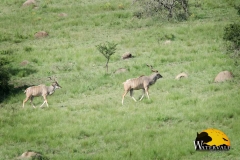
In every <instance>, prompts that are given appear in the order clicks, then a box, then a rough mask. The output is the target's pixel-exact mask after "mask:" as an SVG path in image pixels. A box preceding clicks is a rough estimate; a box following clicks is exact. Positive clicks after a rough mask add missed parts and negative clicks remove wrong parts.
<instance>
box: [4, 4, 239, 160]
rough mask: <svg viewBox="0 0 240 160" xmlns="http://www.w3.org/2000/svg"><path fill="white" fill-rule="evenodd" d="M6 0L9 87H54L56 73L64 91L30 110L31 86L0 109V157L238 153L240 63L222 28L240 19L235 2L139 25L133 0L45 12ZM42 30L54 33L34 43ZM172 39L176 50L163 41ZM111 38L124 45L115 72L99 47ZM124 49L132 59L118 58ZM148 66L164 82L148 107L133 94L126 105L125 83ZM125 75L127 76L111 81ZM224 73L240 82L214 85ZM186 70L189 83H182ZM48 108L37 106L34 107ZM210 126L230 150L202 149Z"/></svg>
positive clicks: (114, 60) (57, 159)
mask: <svg viewBox="0 0 240 160" xmlns="http://www.w3.org/2000/svg"><path fill="white" fill-rule="evenodd" d="M1 3H2V4H1V6H0V54H1V55H0V56H2V57H5V58H7V59H9V60H11V63H10V64H9V65H8V67H9V72H11V73H12V75H13V76H12V78H11V83H12V84H14V85H15V86H16V87H17V86H18V87H21V86H24V85H38V84H42V83H44V84H47V85H50V84H51V82H50V81H49V80H48V78H47V77H48V76H56V77H57V80H58V82H59V84H60V85H61V86H62V89H60V90H57V91H56V92H55V93H54V95H52V96H48V102H49V108H47V107H44V108H43V109H40V108H37V109H33V108H32V107H31V106H30V103H29V102H28V103H27V104H25V108H24V109H23V108H22V100H23V99H24V98H25V95H24V93H23V90H24V89H25V88H24V89H22V90H20V91H19V92H14V93H12V94H11V95H10V96H9V97H7V98H6V99H5V100H4V101H3V102H2V103H1V104H0V128H1V131H0V159H4V160H7V159H13V158H14V157H17V156H19V155H21V154H22V153H23V152H25V151H27V150H34V151H38V152H41V153H43V154H44V155H45V156H47V157H48V158H49V159H51V160H66V159H71V160H79V159H138V160H139V159H161V160H164V159H166V160H170V159H172V160H175V159H182V160H186V159H189V160H191V159H197V160H198V159H199V160H200V159H209V160H213V159H229V160H230V159H231V160H233V159H238V157H239V156H240V154H239V151H238V146H239V145H240V141H239V132H240V130H239V123H240V120H239V114H240V109H239V104H240V100H239V96H240V91H239V87H240V85H239V84H240V83H239V82H240V72H239V70H240V66H239V63H240V61H239V59H231V57H230V56H229V55H228V54H226V47H225V43H224V41H223V39H222V37H223V32H224V27H225V26H226V25H228V24H230V23H233V22H236V21H239V16H238V15H237V11H236V10H235V9H234V7H233V6H234V4H237V1H233V0H232V1H225V0H221V1H215V0H214V1H211V2H210V1H209V2H208V1H201V2H198V3H199V4H198V5H195V4H196V3H197V1H191V2H190V12H191V15H190V19H189V20H188V21H186V22H167V21H164V20H163V21H161V20H157V21H156V19H151V18H147V17H146V18H143V19H138V18H136V17H133V15H134V12H136V11H138V6H136V5H131V1H127V0H121V1H116V0H103V1H97V0H91V1H86V0H83V1H81V2H79V1H75V0H72V1H70V2H67V1H66V2H65V1H62V0H60V1H56V0H48V1H38V9H32V8H22V7H21V5H22V3H23V2H21V1H16V0H8V1H6V0H5V1H3V2H1ZM59 13H67V15H68V16H67V17H59V16H58V14H59ZM41 30H45V31H47V32H48V33H49V36H48V37H47V38H43V39H35V38H34V34H35V33H36V32H37V31H41ZM169 37H170V39H171V40H172V41H171V43H170V44H164V42H165V41H166V40H168V38H169ZM106 41H109V42H114V43H117V44H118V45H117V51H116V53H115V54H114V55H113V56H112V57H111V59H110V63H109V74H106V73H105V72H106V69H105V68H104V66H105V63H106V59H105V58H104V57H103V56H102V55H101V54H100V53H99V52H98V50H97V49H96V47H95V46H96V45H98V44H100V43H104V42H106ZM126 51H130V52H131V53H132V54H133V55H134V56H135V57H134V58H132V59H130V60H121V59H120V57H121V55H122V54H123V53H125V52H126ZM25 60H26V61H28V64H27V65H21V62H23V61H25ZM146 63H148V64H152V65H153V66H154V68H156V69H158V70H159V72H160V73H161V75H162V76H163V78H162V79H160V80H158V81H157V83H156V84H154V86H151V87H150V91H149V92H150V100H148V99H147V98H144V99H143V100H142V101H141V102H136V103H135V102H134V101H133V100H132V99H131V98H130V96H129V94H128V95H127V96H126V97H125V101H124V105H123V106H122V105H121V96H122V94H123V85H122V82H124V81H125V80H126V79H129V78H134V77H138V76H140V75H149V74H151V72H150V70H149V68H147V67H146V66H145V64H146ZM118 68H127V69H128V72H125V73H122V74H114V71H115V70H117V69H118ZM223 70H230V71H231V72H233V74H234V79H233V80H231V81H227V82H224V83H219V84H218V83H213V80H214V78H215V76H216V75H217V74H218V73H219V72H220V71H223ZM180 72H186V73H188V74H189V78H188V79H182V80H180V81H177V80H175V79H174V78H175V76H176V75H177V74H178V73H180ZM15 90H16V91H17V89H15ZM140 95H141V92H140V91H134V96H135V97H136V98H139V97H140ZM42 102H43V100H42V98H35V99H34V103H35V105H37V106H40V105H41V104H42ZM207 128H216V129H219V130H221V131H223V132H224V133H226V134H227V136H228V137H229V139H230V141H231V149H230V151H228V152H197V151H195V150H194V145H193V141H194V140H195V138H196V134H197V132H201V131H202V130H205V129H207Z"/></svg>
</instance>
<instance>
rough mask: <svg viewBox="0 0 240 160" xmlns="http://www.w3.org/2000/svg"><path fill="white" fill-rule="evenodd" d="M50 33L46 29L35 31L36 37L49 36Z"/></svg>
mask: <svg viewBox="0 0 240 160" xmlns="http://www.w3.org/2000/svg"><path fill="white" fill-rule="evenodd" d="M47 36H48V33H47V32H45V31H39V32H37V33H35V35H34V37H35V38H43V37H47Z"/></svg>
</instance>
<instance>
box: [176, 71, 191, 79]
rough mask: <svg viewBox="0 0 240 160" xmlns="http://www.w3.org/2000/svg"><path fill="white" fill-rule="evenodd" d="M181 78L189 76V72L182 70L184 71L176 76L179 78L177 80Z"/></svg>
mask: <svg viewBox="0 0 240 160" xmlns="http://www.w3.org/2000/svg"><path fill="white" fill-rule="evenodd" d="M181 78H188V75H187V73H185V72H182V73H180V74H178V75H177V76H176V77H175V79H177V80H179V79H181Z"/></svg>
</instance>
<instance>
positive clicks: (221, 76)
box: [214, 71, 233, 82]
mask: <svg viewBox="0 0 240 160" xmlns="http://www.w3.org/2000/svg"><path fill="white" fill-rule="evenodd" d="M231 79H233V74H232V73H231V72H230V71H222V72H220V73H218V75H217V76H216V77H215V79H214V82H224V81H226V80H231Z"/></svg>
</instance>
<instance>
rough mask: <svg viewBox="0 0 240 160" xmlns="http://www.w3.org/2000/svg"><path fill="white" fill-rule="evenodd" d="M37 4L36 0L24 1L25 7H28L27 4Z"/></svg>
mask: <svg viewBox="0 0 240 160" xmlns="http://www.w3.org/2000/svg"><path fill="white" fill-rule="evenodd" d="M31 5H33V6H36V1H35V0H27V1H26V2H24V3H23V5H22V6H23V7H26V6H31Z"/></svg>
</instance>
